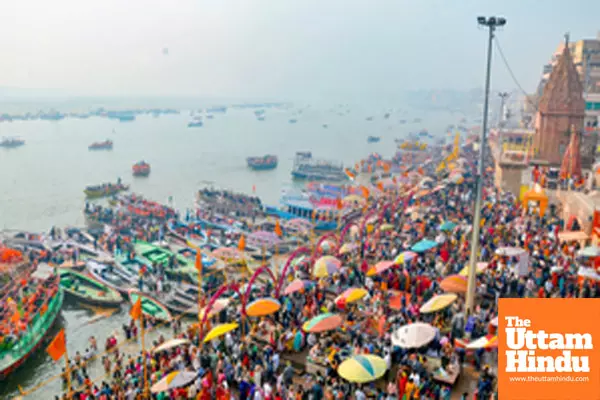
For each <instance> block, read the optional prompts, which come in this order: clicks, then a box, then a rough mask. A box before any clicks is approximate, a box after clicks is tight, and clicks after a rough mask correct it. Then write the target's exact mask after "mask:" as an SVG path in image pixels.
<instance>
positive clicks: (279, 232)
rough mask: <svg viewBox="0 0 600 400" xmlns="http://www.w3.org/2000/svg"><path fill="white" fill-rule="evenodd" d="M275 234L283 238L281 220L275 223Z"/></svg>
mask: <svg viewBox="0 0 600 400" xmlns="http://www.w3.org/2000/svg"><path fill="white" fill-rule="evenodd" d="M275 234H276V235H277V236H279V237H282V236H283V231H282V230H281V224H279V220H276V221H275Z"/></svg>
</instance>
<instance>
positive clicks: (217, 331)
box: [204, 322, 239, 343]
mask: <svg viewBox="0 0 600 400" xmlns="http://www.w3.org/2000/svg"><path fill="white" fill-rule="evenodd" d="M238 326H239V325H238V324H236V323H235V322H234V323H231V324H221V325H217V326H215V327H214V328H212V329H211V330H210V332H208V333H207V334H206V336H204V343H206V342H210V341H211V340H213V339H216V338H218V337H220V336H223V335H225V334H226V333H229V332H231V331H233V330H235V329H237V328H238Z"/></svg>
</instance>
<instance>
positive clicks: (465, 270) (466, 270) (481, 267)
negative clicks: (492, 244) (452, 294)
mask: <svg viewBox="0 0 600 400" xmlns="http://www.w3.org/2000/svg"><path fill="white" fill-rule="evenodd" d="M487 266H488V263H486V262H478V263H477V264H476V265H475V270H476V274H477V275H479V274H481V273H483V272H485V270H486V268H487ZM458 274H459V275H462V276H469V266H468V265H467V266H466V267H464V268H463V269H461V270H460V272H459V273H458Z"/></svg>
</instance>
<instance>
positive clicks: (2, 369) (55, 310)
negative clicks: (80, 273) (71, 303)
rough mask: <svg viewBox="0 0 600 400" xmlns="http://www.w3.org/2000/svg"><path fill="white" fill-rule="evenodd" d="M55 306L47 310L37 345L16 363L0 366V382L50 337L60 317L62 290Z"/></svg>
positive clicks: (62, 298) (62, 299)
mask: <svg viewBox="0 0 600 400" xmlns="http://www.w3.org/2000/svg"><path fill="white" fill-rule="evenodd" d="M57 296H58V297H57V304H56V305H55V306H54V307H52V308H51V309H49V310H48V313H51V314H49V315H48V318H50V320H49V322H48V324H46V326H47V328H46V330H45V332H44V333H43V334H42V335H41V336H40V337H39V339H38V341H37V343H36V344H35V345H34V346H33V347H32V348H31V349H30V350H29V351H27V352H26V353H25V354H23V355H22V356H20V357H19V358H18V359H17V360H16V361H14V362H12V363H10V365H7V366H3V365H0V381H2V380H5V379H6V378H7V377H9V376H10V375H11V374H12V373H14V372H15V371H16V370H17V369H19V367H21V366H22V365H23V364H24V363H25V362H26V361H27V359H29V357H31V356H32V355H33V354H34V353H35V352H36V351H37V350H38V349H39V348H40V347H41V346H42V345H43V344H44V343H46V342H47V339H49V337H50V333H51V332H52V327H54V325H55V324H56V322H57V321H58V316H59V315H60V310H61V309H62V304H63V301H64V293H63V291H62V290H59V291H58V294H57Z"/></svg>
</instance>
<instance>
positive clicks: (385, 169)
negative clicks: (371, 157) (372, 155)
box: [383, 163, 390, 172]
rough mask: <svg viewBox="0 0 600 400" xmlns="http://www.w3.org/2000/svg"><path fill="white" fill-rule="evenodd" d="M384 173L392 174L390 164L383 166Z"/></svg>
mask: <svg viewBox="0 0 600 400" xmlns="http://www.w3.org/2000/svg"><path fill="white" fill-rule="evenodd" d="M383 172H390V164H388V163H385V164H383Z"/></svg>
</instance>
